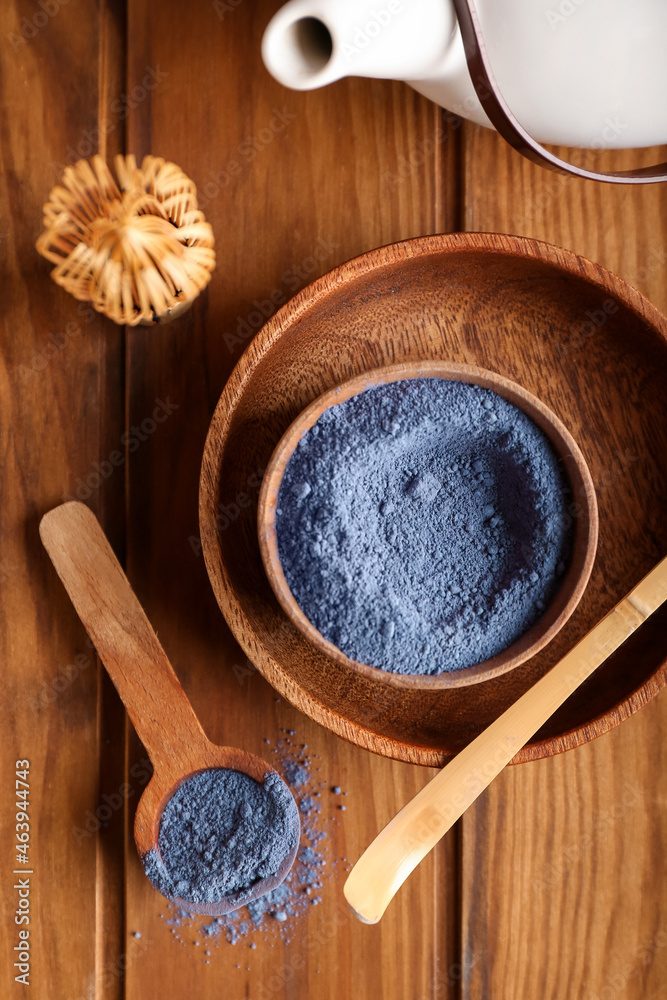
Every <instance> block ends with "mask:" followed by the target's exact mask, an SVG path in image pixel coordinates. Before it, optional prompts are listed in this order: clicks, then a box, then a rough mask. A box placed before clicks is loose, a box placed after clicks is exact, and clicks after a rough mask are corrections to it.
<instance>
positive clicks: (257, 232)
mask: <svg viewBox="0 0 667 1000" xmlns="http://www.w3.org/2000/svg"><path fill="white" fill-rule="evenodd" d="M172 6H173V9H172V10H171V15H172V16H169V10H167V9H165V8H164V6H162V7H161V8H160V10H159V13H158V11H157V9H156V8H155V6H154V5H152V4H150V3H148V2H147V0H132V2H131V3H130V8H129V9H130V16H129V25H128V27H129V31H128V37H129V38H130V39H131V44H130V49H129V67H128V72H129V75H128V85H127V90H128V92H129V93H131V90H132V87H133V86H135V85H138V83H140V81H141V79H142V77H143V75H144V74H145V73H146V66H147V65H148V66H149V67H153V69H154V71H155V72H156V73H157V72H158V70H159V74H160V76H161V82H160V84H159V86H156V87H155V89H154V90H153V91H152V92H151V94H150V97H149V98H147V99H146V101H144V102H143V103H141V104H139V105H138V106H137V107H136V108H135V109H134V110H133V111H132V113H131V114H130V116H129V119H128V136H127V147H128V150H131V151H134V152H136V153H137V154H144V153H146V152H148V151H150V152H152V153H155V154H159V155H163V156H165V157H167V158H170V159H174V160H175V161H176V162H177V163H179V164H180V165H181V166H182V167H183V169H184V170H186V172H188V173H189V174H190V175H191V176H192V177H193V178H194V180H195V181H196V183H197V184H198V187H199V190H200V194H201V197H202V202H203V206H204V210H205V212H206V214H207V217H208V218H209V220H210V221H211V223H212V224H213V228H214V232H215V234H216V238H217V246H216V251H217V254H218V265H217V269H216V272H215V274H214V277H213V281H212V282H211V285H210V288H209V290H208V291H207V293H206V294H205V295H204V296H202V298H201V299H200V300H199V301H198V302H197V303H196V305H195V307H194V308H193V309H192V310H191V311H190V312H189V313H188V314H187V315H186V316H185V317H183V319H182V320H181V321H179V322H178V323H176V324H174V325H173V326H170V327H166V328H165V329H157V330H145V329H136V330H132V331H131V332H130V333H129V340H128V371H129V378H130V385H129V393H130V403H129V406H130V409H129V421H130V424H131V425H138V424H139V423H140V422H141V420H142V419H143V418H145V417H147V416H149V415H150V413H151V411H152V409H153V407H154V406H155V405H156V403H155V400H156V399H162V400H164V401H167V400H168V401H170V403H172V404H174V405H175V406H177V409H175V410H174V411H173V415H172V416H170V418H169V420H168V421H166V422H164V423H163V424H161V425H160V427H159V429H158V430H157V431H156V433H155V434H154V435H152V436H151V437H150V438H149V439H148V440H147V441H145V442H144V443H142V444H141V447H140V448H137V450H136V452H135V454H134V455H133V456H132V457H131V467H130V468H131V480H130V511H129V520H128V525H129V534H128V571H129V576H130V579H131V581H132V582H133V584H134V585H135V586H136V588H137V591H138V593H139V596H140V599H141V600H142V601H143V603H144V606H145V607H146V609H147V611H148V614H149V617H151V619H152V621H153V624H154V626H155V627H156V629H157V631H158V634H159V636H160V638H161V640H162V641H163V643H164V645H165V649H166V650H167V653H168V655H169V656H170V658H171V659H172V662H173V664H174V666H175V669H176V671H177V673H178V674H179V676H180V678H181V680H182V681H183V683H184V686H185V688H186V690H187V692H188V695H189V696H190V697H191V699H192V702H193V705H194V707H195V710H196V711H197V712H198V714H199V717H200V719H201V721H202V723H203V725H204V728H205V730H206V732H207V734H208V735H209V736H210V737H211V738H212V739H214V740H216V741H219V742H225V741H229V742H232V743H234V744H236V745H240V746H243V747H246V748H247V749H248V750H250V751H253V752H256V753H260V754H261V753H263V752H266V747H265V746H264V745H263V738H264V737H267V738H270V739H272V740H274V739H275V738H276V736H277V735H278V734H279V730H280V727H286V728H294V729H296V730H297V732H298V738H299V740H302V741H303V742H306V743H308V745H309V748H310V749H311V750H312V751H313V752H315V753H318V754H319V755H320V756H321V758H322V762H321V766H322V768H323V770H322V776H323V777H324V778H326V780H327V781H329V780H331V781H332V783H338V784H340V785H341V786H343V787H344V788H345V789H346V790H347V791H348V792H349V795H348V798H347V799H346V803H347V810H346V812H345V813H344V814H342V816H343V819H342V820H341V823H340V826H339V827H337V828H335V834H334V835H332V836H333V841H334V844H333V846H334V851H335V853H336V854H338V855H344V856H347V857H348V858H350V859H352V858H354V857H355V856H357V855H358V854H359V853H360V852H361V850H362V849H363V847H364V846H365V845H366V844H367V843H368V841H369V839H370V838H371V837H372V836H373V835H374V834H375V832H377V830H378V829H379V827H380V825H381V824H383V823H384V822H385V821H387V820H388V819H389V818H390V816H391V814H392V813H393V812H394V811H395V810H396V809H397V808H398V807H399V805H401V804H402V803H403V802H405V801H406V800H407V798H409V797H410V796H411V795H412V794H413V793H414V792H415V791H416V790H417V789H418V788H420V787H421V786H422V785H423V783H424V782H425V781H426V780H427V779H428V777H429V774H428V772H426V771H424V770H420V769H419V768H414V767H409V766H407V765H399V764H394V763H391V762H389V761H387V760H383V759H380V758H376V757H373V756H371V755H370V754H367V753H365V752H363V751H360V750H359V749H357V748H354V747H351V746H348V745H347V744H344V743H342V742H341V741H340V740H338V739H336V738H334V737H333V736H331V735H330V734H328V733H327V732H325V731H323V730H321V729H319V728H318V727H316V726H315V725H313V724H312V723H310V722H309V721H308V720H306V719H304V718H303V717H302V716H299V715H298V714H297V713H296V712H295V711H294V710H292V709H291V708H290V707H289V706H288V705H287V704H285V703H284V702H280V703H279V704H277V703H276V702H275V700H274V696H273V692H272V691H271V690H270V688H269V687H268V685H267V684H266V683H265V682H264V681H263V680H262V679H261V678H260V677H259V676H257V675H254V676H252V677H251V678H250V679H248V681H247V683H244V684H239V683H238V681H237V679H236V676H235V674H234V671H233V667H234V665H235V664H238V663H240V662H242V660H241V659H240V657H239V652H238V649H237V647H236V646H235V644H234V642H233V641H232V639H231V637H230V634H229V632H228V630H227V628H226V626H225V624H224V621H223V619H222V617H221V615H220V612H219V611H218V608H217V606H216V604H215V601H214V599H213V595H212V593H211V589H210V586H209V583H208V579H207V576H206V570H205V567H204V563H203V559H202V558H201V555H200V553H199V548H198V521H197V494H198V479H199V464H200V460H201V454H202V450H203V444H204V438H205V434H206V430H207V427H208V423H209V420H210V417H211V415H212V412H213V408H214V406H215V404H216V402H217V399H218V396H219V393H220V391H221V389H222V386H223V384H224V381H225V379H226V377H227V376H228V374H229V372H230V371H231V368H232V366H233V364H234V363H235V361H236V360H237V359H238V357H239V356H240V353H241V352H242V350H243V349H244V347H245V345H246V344H247V343H248V340H249V339H250V337H251V336H252V333H253V332H254V331H256V329H257V328H258V327H259V325H260V324H261V319H262V316H261V313H262V312H265V313H268V312H269V311H270V310H271V311H272V310H273V309H274V308H275V304H276V303H277V302H278V303H279V302H280V301H284V299H286V298H288V297H289V296H290V295H291V294H293V293H294V292H295V291H296V290H297V289H298V288H301V287H303V286H304V285H305V284H307V283H308V281H310V280H312V278H314V277H315V276H316V275H318V274H321V273H324V272H325V271H327V270H329V269H330V268H331V267H333V266H334V265H336V264H337V263H339V262H340V261H342V260H344V259H346V258H348V257H350V256H353V255H355V254H357V253H360V252H362V251H364V250H367V249H369V248H370V247H373V246H376V245H379V244H382V243H387V242H390V241H392V240H397V239H400V238H407V237H409V236H413V235H418V234H420V233H425V232H433V231H437V230H443V229H448V228H452V227H453V226H454V225H455V219H456V190H455V185H454V178H455V169H456V155H457V147H456V143H457V138H456V135H455V134H452V135H449V133H446V132H443V133H440V132H439V131H438V130H439V129H440V128H441V127H442V121H443V116H442V114H441V112H440V111H439V110H438V109H436V108H435V107H434V106H433V105H431V104H429V103H428V102H427V101H425V100H423V99H422V98H420V97H419V96H417V95H416V94H415V93H414V92H412V91H411V90H409V89H408V88H406V87H404V86H401V85H392V84H388V83H383V82H370V81H365V82H364V81H351V82H343V83H340V84H337V85H336V86H334V87H331V88H328V89H326V90H323V91H320V92H317V93H314V94H297V93H292V92H289V91H286V90H283V89H282V88H281V87H279V86H278V85H277V84H275V83H274V82H273V81H272V80H271V79H270V78H269V76H268V74H267V73H266V71H265V70H264V69H263V67H262V64H261V60H260V55H259V41H260V37H261V33H262V30H263V27H264V26H265V24H266V23H267V21H268V19H269V17H270V15H271V14H272V12H273V11H274V10H275V9H276V8H277V7H278V6H279V2H278V0H264V2H257V3H253V4H249V3H246V4H239V5H237V6H236V8H235V9H233V10H227V11H226V12H225V13H224V17H223V18H222V19H221V18H220V17H218V15H217V14H216V10H215V8H214V7H213V6H211V5H210V4H202V5H191V7H190V8H189V12H188V18H187V21H186V22H183V20H182V17H181V16H180V7H177V5H176V4H175V3H174V4H173V5H172ZM178 25H180V27H177V26H178ZM445 134H446V135H447V136H448V137H447V138H446V139H443V135H445ZM272 298H273V303H274V304H273V305H271V299H272ZM133 752H134V753H136V752H138V751H137V749H136V746H135V747H134V749H133ZM454 844H455V840H454V838H452V839H450V842H449V843H448V844H446V845H443V847H442V848H441V850H440V851H439V852H437V853H436V854H434V856H433V858H432V859H431V860H430V861H429V863H428V864H426V865H424V866H423V868H422V870H421V871H420V872H419V873H418V874H417V875H416V876H415V878H414V879H413V881H412V883H411V885H410V887H409V888H407V889H406V892H405V893H404V894H403V896H402V898H401V899H400V900H397V901H396V904H395V906H394V907H393V908H392V910H391V912H390V913H388V914H387V918H386V920H385V921H384V922H383V923H382V925H381V926H379V927H377V928H366V927H362V926H361V925H360V924H358V923H356V922H354V921H352V919H351V918H350V917H348V915H347V910H346V908H345V906H344V904H343V897H342V892H341V888H342V882H343V879H344V875H345V873H344V871H343V869H342V867H339V870H338V872H337V875H336V879H335V884H334V885H331V886H330V887H329V889H328V890H327V891H326V893H325V898H324V902H323V905H322V906H321V907H317V908H314V910H313V916H311V917H310V918H309V919H308V921H307V922H304V923H303V924H302V925H299V927H298V928H296V930H295V931H294V933H293V934H292V941H291V944H290V945H289V946H285V947H284V948H283V949H281V950H280V951H279V952H278V953H276V950H275V949H271V948H269V947H268V946H263V945H262V944H261V943H259V942H258V946H257V949H256V950H253V951H248V950H245V949H244V950H243V951H242V952H241V949H240V948H237V949H234V948H231V947H227V948H220V950H219V951H215V952H214V953H213V955H212V957H211V964H210V966H208V965H204V964H203V963H202V962H201V961H194V960H192V961H184V955H183V950H182V948H180V947H179V946H178V945H176V944H174V943H173V942H172V941H171V940H169V933H168V928H166V927H165V925H164V922H163V920H161V918H160V913H161V912H165V907H164V904H163V902H162V901H161V900H160V897H159V896H157V895H156V894H155V893H154V892H152V890H151V889H150V888H149V887H148V885H147V883H146V881H145V879H144V877H143V874H142V873H141V871H140V868H139V865H138V863H137V862H136V860H135V859H134V858H131V857H129V856H128V875H127V878H128V880H127V907H128V910H127V913H128V916H127V920H128V929H129V930H134V929H136V930H139V931H140V932H141V934H142V939H141V940H142V941H148V942H149V945H150V947H149V948H148V950H147V951H146V952H145V953H143V954H141V955H140V956H139V957H138V958H137V960H136V961H133V962H132V963H131V964H130V966H129V969H128V973H127V996H128V998H134V997H141V998H142V1000H150V998H151V997H161V996H162V995H163V991H164V983H165V982H168V983H169V985H170V991H171V993H172V994H173V995H178V994H179V993H183V995H189V996H190V995H195V994H196V995H197V996H198V997H201V998H202V1000H205V998H206V997H213V996H215V997H218V996H220V989H221V986H220V984H221V983H225V984H226V985H225V995H229V996H239V997H240V996H245V995H248V996H256V995H257V996H259V995H263V993H262V987H263V988H264V990H263V992H264V993H265V992H266V991H267V990H269V992H270V994H271V996H273V997H276V998H280V997H283V996H285V997H286V996H290V997H293V996H306V995H308V996H313V997H322V998H324V997H334V996H355V997H359V998H364V997H369V998H370V997H376V996H378V995H382V996H383V997H385V998H387V1000H391V998H393V997H396V998H399V997H400V998H401V1000H403V998H405V997H414V998H415V1000H421V998H422V997H424V998H427V997H429V998H430V997H435V996H437V997H439V998H447V997H448V996H453V995H454V993H453V991H454V989H455V988H456V982H457V979H456V973H457V970H456V969H454V974H452V973H451V967H452V963H453V962H454V961H455V958H456V954H455V949H454V944H455V934H456V928H455V923H454V921H453V916H454V904H455V900H454V897H453V895H452V894H451V893H450V892H449V891H445V890H444V889H443V886H448V885H451V884H452V881H453V872H454V869H453V850H454ZM337 921H340V926H338V923H337ZM336 928H337V929H336ZM318 941H320V942H321V944H318V943H317V942H318ZM199 951H200V949H196V950H195V949H194V948H193V946H192V945H189V952H188V957H189V958H191V959H192V958H193V956H194V955H196V954H197V953H198V952H199ZM302 958H303V959H304V961H303V964H301V959H302ZM237 965H240V966H241V968H237ZM246 966H250V970H249V971H248V970H247V969H246ZM291 967H295V970H296V971H295V972H294V974H293V975H291V974H288V973H285V972H284V970H286V969H288V970H289V968H291ZM318 970H319V971H318ZM276 976H277V977H278V978H277V979H276V978H275V977H276ZM281 976H282V978H281Z"/></svg>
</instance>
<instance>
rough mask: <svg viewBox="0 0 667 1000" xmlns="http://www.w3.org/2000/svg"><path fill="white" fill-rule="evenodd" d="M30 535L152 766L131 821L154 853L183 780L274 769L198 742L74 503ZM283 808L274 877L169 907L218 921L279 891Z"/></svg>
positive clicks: (142, 845) (138, 610)
mask: <svg viewBox="0 0 667 1000" xmlns="http://www.w3.org/2000/svg"><path fill="white" fill-rule="evenodd" d="M39 532H40V535H41V538H42V542H43V543H44V546H45V548H46V551H47V552H48V553H49V556H50V557H51V561H52V562H53V565H54V566H55V568H56V570H57V572H58V576H59V577H60V579H61V580H62V582H63V584H64V585H65V589H66V590H67V593H68V594H69V596H70V598H71V600H72V603H73V605H74V607H75V608H76V611H77V614H78V615H79V618H80V619H81V621H82V622H83V624H84V625H85V627H86V629H87V630H88V634H89V635H90V637H91V639H92V640H93V643H94V644H95V648H96V649H97V652H98V654H99V656H100V658H101V660H102V662H103V663H104V665H105V667H106V669H107V671H108V673H109V676H110V677H111V680H112V681H113V683H114V684H115V686H116V689H117V691H118V693H119V695H120V697H121V698H122V700H123V703H124V705H125V708H126V709H127V712H128V714H129V716H130V718H131V720H132V723H133V724H134V728H135V729H136V731H137V733H138V734H139V737H140V739H141V741H142V743H143V744H144V746H145V748H146V750H147V752H148V755H149V757H150V759H151V762H152V764H153V777H152V778H151V780H150V782H149V783H148V785H147V787H146V789H145V791H144V793H143V795H142V796H141V799H140V800H139V805H138V807H137V812H136V816H135V821H134V839H135V841H136V844H137V850H138V851H139V856H140V857H141V858H142V859H143V858H144V857H145V856H146V855H147V854H148V852H149V851H151V850H153V849H155V850H158V853H159V849H158V833H159V827H160V818H161V816H162V811H163V809H164V807H165V805H166V803H167V802H168V800H169V799H170V798H171V796H172V795H173V794H174V792H175V791H176V790H177V789H178V787H179V786H180V785H181V784H182V783H183V782H184V781H185V780H186V779H187V778H189V777H192V775H194V774H196V773H197V772H199V771H204V770H207V769H208V768H230V769H231V770H234V771H242V772H244V773H245V774H248V775H249V776H250V777H251V778H254V779H255V781H258V782H260V783H263V781H264V777H265V775H266V774H268V773H269V772H273V771H274V769H273V768H272V767H270V766H269V765H268V764H267V763H266V761H264V760H262V759H261V757H257V756H256V755H255V754H251V753H248V752H246V751H244V750H238V749H236V748H235V747H221V746H216V745H215V744H214V743H211V742H210V741H209V740H208V739H207V737H206V735H205V734H204V731H203V729H202V728H201V725H200V724H199V720H198V719H197V717H196V715H195V714H194V712H193V710H192V706H191V705H190V702H189V701H188V699H187V697H186V694H185V692H184V690H183V688H182V687H181V685H180V683H179V680H178V678H177V677H176V674H175V673H174V671H173V668H172V666H171V664H170V663H169V660H168V659H167V656H166V654H165V652H164V650H163V649H162V646H161V645H160V643H159V641H158V638H157V636H156V634H155V632H154V631H153V629H152V627H151V624H150V622H149V621H148V618H147V617H146V615H145V613H144V610H143V608H142V607H141V605H140V604H139V601H138V600H137V597H136V594H135V593H134V591H133V590H132V588H131V586H130V583H129V581H128V579H127V577H126V576H125V573H124V572H123V570H122V568H121V566H120V563H119V562H118V560H117V559H116V557H115V555H114V554H113V551H112V549H111V546H110V545H109V542H108V541H107V539H106V536H105V534H104V532H103V531H102V528H101V527H100V524H99V522H98V521H97V518H96V517H95V515H94V514H93V512H92V511H91V510H89V509H88V507H86V506H84V504H81V503H76V502H70V503H65V504H63V505H62V506H61V507H56V508H55V509H54V510H52V511H50V512H49V513H48V514H45V515H44V517H43V518H42V521H41V523H40V526H39ZM285 787H287V786H285ZM292 805H293V807H294V811H293V822H294V825H295V832H296V834H297V836H296V837H295V845H294V848H293V849H292V850H291V852H290V853H289V854H288V855H287V857H285V859H284V860H283V861H282V863H281V865H280V867H279V868H278V871H277V872H276V873H275V875H272V876H270V877H268V878H263V879H260V880H259V881H258V882H257V883H256V884H255V885H253V886H252V887H251V889H249V890H247V889H246V890H240V891H239V892H236V893H232V894H230V895H228V896H225V897H224V898H223V899H221V900H220V901H219V902H217V903H192V902H191V901H189V900H187V899H181V898H180V897H172V899H173V902H174V903H176V905H177V906H179V907H182V908H183V909H184V910H187V911H189V912H197V913H206V914H210V915H212V916H221V915H222V914H224V913H229V912H230V911H231V910H235V909H236V908H237V906H240V905H242V904H246V903H248V902H250V901H251V900H253V899H257V897H258V896H263V895H264V893H266V892H270V891H271V889H275V887H276V886H278V885H280V883H281V882H282V881H283V879H284V878H285V876H286V875H287V874H288V872H289V871H290V869H291V867H292V865H293V864H294V859H295V857H296V852H297V848H298V840H299V837H298V832H299V828H300V821H299V811H298V809H297V806H296V803H295V802H294V800H293V799H292Z"/></svg>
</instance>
